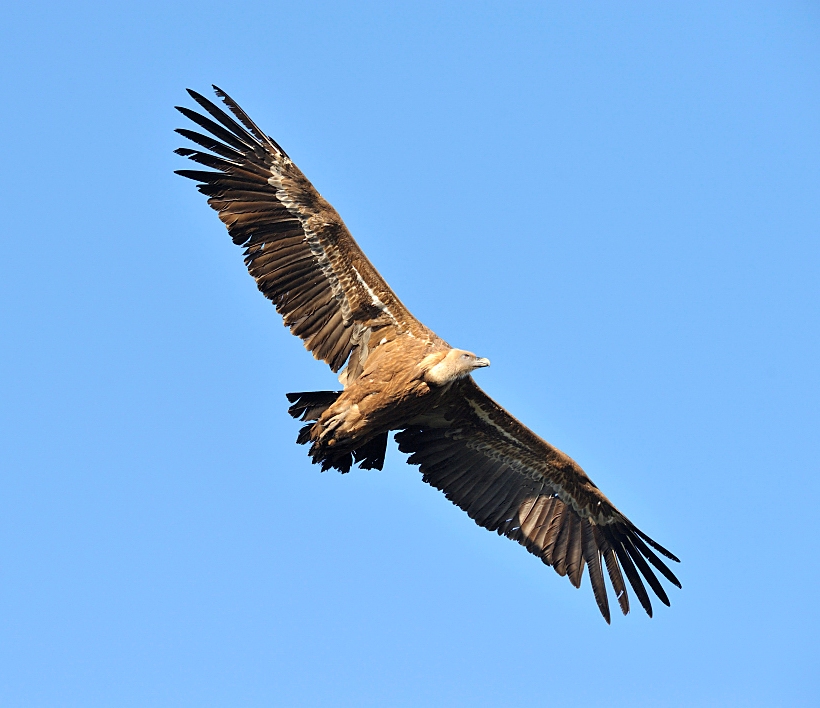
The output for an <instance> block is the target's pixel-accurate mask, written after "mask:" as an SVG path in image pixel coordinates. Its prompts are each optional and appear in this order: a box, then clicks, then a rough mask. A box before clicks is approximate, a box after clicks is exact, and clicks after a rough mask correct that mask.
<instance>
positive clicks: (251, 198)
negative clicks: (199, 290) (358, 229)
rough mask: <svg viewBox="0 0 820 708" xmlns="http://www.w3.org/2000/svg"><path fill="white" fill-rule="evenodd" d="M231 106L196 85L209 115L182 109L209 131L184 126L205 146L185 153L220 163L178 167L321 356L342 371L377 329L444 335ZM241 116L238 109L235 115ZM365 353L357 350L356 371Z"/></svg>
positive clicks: (181, 151) (259, 280)
mask: <svg viewBox="0 0 820 708" xmlns="http://www.w3.org/2000/svg"><path fill="white" fill-rule="evenodd" d="M214 88H215V91H216V93H217V95H218V96H219V97H220V98H222V99H223V101H224V103H225V105H226V106H227V107H228V109H229V111H230V113H229V112H227V111H224V110H222V108H220V107H219V106H217V105H215V104H214V103H213V102H211V101H209V100H208V99H207V98H205V97H204V96H202V95H201V94H199V93H197V92H196V91H190V90H189V91H188V93H189V94H190V96H191V97H192V98H193V99H194V101H196V102H197V104H199V106H200V107H201V108H203V109H204V110H205V112H206V113H207V114H208V115H207V116H205V115H202V114H200V113H197V112H196V111H194V110H191V109H190V108H185V107H178V110H179V111H180V112H181V113H182V114H183V115H184V116H185V117H187V118H189V119H190V120H191V121H192V122H193V123H195V124H196V125H197V126H199V127H200V128H202V129H203V130H204V131H205V133H204V134H203V133H200V132H197V131H195V130H190V129H187V128H179V129H178V130H177V132H178V133H179V134H180V135H182V136H183V137H185V138H187V139H189V140H190V141H192V142H193V143H195V144H196V145H197V146H199V147H200V148H202V150H196V149H191V148H180V149H178V150H177V154H179V155H182V156H184V157H187V158H188V159H190V160H192V161H194V162H196V163H198V164H200V165H203V166H204V167H208V168H211V170H213V171H210V172H209V171H204V170H178V171H177V173H178V174H180V175H182V176H183V177H188V178H190V179H193V180H195V181H196V182H198V183H199V184H198V187H199V190H200V191H201V192H202V193H203V194H206V195H207V196H208V197H209V199H208V203H209V204H210V205H211V206H212V207H213V208H214V209H215V210H216V211H217V212H218V213H219V218H220V219H221V220H222V221H223V222H224V223H225V225H226V226H227V227H228V231H229V233H230V235H231V237H232V239H233V241H234V243H236V244H237V245H240V246H243V247H244V249H245V263H246V265H247V266H248V271H249V272H250V274H251V275H252V276H253V277H254V279H255V280H256V283H257V286H258V287H259V290H260V291H261V292H262V293H263V294H264V295H265V296H266V297H267V298H269V299H270V300H271V301H272V302H273V303H274V305H275V306H276V309H277V310H278V311H279V312H280V313H281V314H282V315H283V317H284V318H285V323H286V324H287V326H288V327H290V329H291V331H292V332H293V333H294V334H295V335H297V336H298V337H300V338H301V339H302V340H303V341H304V343H305V346H306V347H307V348H308V349H309V350H310V351H311V352H312V353H313V355H314V356H315V357H316V358H318V359H322V360H324V361H326V362H327V363H328V364H329V365H330V368H331V369H332V370H333V371H338V370H339V369H341V368H342V366H343V365H344V364H345V362H346V361H347V360H348V358H351V357H350V355H351V353H352V352H353V351H354V350H356V349H357V348H360V347H361V346H362V344H363V342H365V341H366V339H367V337H368V336H369V334H370V332H371V331H372V330H373V329H374V328H376V327H379V328H384V327H394V328H396V329H397V330H399V331H409V332H412V333H413V334H414V335H415V336H428V337H429V336H434V335H432V333H431V332H429V330H427V329H426V328H425V327H424V326H423V325H421V324H420V323H419V322H418V321H417V320H416V319H415V318H413V316H412V315H411V314H410V313H409V312H408V311H407V309H406V308H405V307H404V305H403V304H402V303H401V301H400V300H399V299H398V298H397V297H396V295H395V294H394V293H393V291H392V290H391V289H390V288H389V287H388V285H387V283H385V282H384V280H383V279H382V277H381V276H380V275H379V274H378V272H377V271H376V269H375V268H374V267H373V266H372V264H371V263H370V261H369V260H368V259H367V257H366V256H365V255H364V253H363V252H362V251H361V249H360V248H359V246H358V245H357V244H356V242H355V241H354V240H353V237H352V236H351V235H350V233H349V232H348V230H347V228H346V227H345V225H344V222H342V220H341V218H340V217H339V215H338V214H337V213H336V211H335V210H334V209H333V207H332V206H330V204H328V203H327V202H326V201H325V200H324V199H323V198H322V197H321V195H320V194H319V193H318V192H317V191H316V190H315V189H314V188H313V185H311V183H310V182H309V181H308V180H307V179H306V178H305V176H304V175H303V174H302V172H301V171H300V170H299V168H298V167H296V165H294V164H293V162H291V160H290V158H289V157H288V156H287V154H286V153H285V152H284V150H282V148H281V147H279V145H278V144H277V143H276V142H275V141H273V140H271V139H270V138H269V137H268V136H267V135H265V134H264V133H263V132H262V131H261V130H260V129H259V128H258V127H257V126H256V124H255V123H254V122H253V121H252V120H251V119H250V118H249V117H248V116H247V114H246V113H245V112H244V111H243V110H242V109H241V108H240V107H239V106H238V105H237V104H236V102H235V101H233V100H232V99H231V98H230V97H229V96H228V95H227V94H225V92H223V91H221V90H219V89H217V88H216V87H214ZM231 114H232V115H231ZM365 358H366V357H364V356H354V357H352V358H351V361H354V362H355V371H352V372H349V376H350V377H351V378H355V377H356V376H357V375H358V373H359V372H360V371H361V369H362V367H363V365H364V359H365Z"/></svg>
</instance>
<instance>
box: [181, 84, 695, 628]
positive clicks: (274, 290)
mask: <svg viewBox="0 0 820 708" xmlns="http://www.w3.org/2000/svg"><path fill="white" fill-rule="evenodd" d="M214 90H215V91H216V94H217V96H219V98H221V99H222V101H223V102H224V103H225V104H226V105H227V107H228V109H229V110H230V113H231V114H232V116H231V115H229V114H228V113H227V112H225V111H223V110H222V109H220V108H219V107H218V106H217V105H215V104H214V103H212V102H211V101H209V100H208V99H206V98H204V97H203V96H201V95H200V94H198V93H196V92H194V91H189V94H190V95H191V97H192V98H193V99H194V100H195V101H196V102H197V103H198V104H199V105H200V106H201V107H202V108H203V109H204V111H205V113H207V114H208V115H209V116H210V117H207V116H205V115H203V114H200V113H197V112H195V111H193V110H190V109H188V108H179V111H180V112H181V113H182V114H183V115H184V116H186V117H187V118H189V119H190V120H192V121H193V122H194V123H196V124H197V125H198V126H199V127H200V128H201V129H202V130H203V131H204V132H203V133H200V132H196V131H193V130H188V129H184V128H180V129H179V130H178V131H177V132H178V133H179V134H181V135H182V136H184V137H185V138H187V139H189V140H191V141H192V142H193V143H196V145H197V146H198V147H199V148H204V150H205V151H203V150H201V149H190V148H180V149H179V150H177V151H176V152H177V153H178V154H180V155H183V156H185V157H188V158H190V159H191V160H193V161H194V162H197V163H199V164H201V165H204V166H205V167H206V168H210V170H208V171H204V170H179V171H178V174H180V175H182V176H183V177H189V178H191V179H193V180H194V181H196V182H197V183H198V185H197V186H198V188H199V191H200V192H202V193H203V194H205V195H207V197H208V203H209V204H210V205H211V207H213V209H215V210H216V211H217V213H218V214H219V218H220V219H221V220H222V221H223V223H224V224H225V226H227V228H228V232H229V233H230V235H231V237H232V238H233V241H234V243H235V244H237V245H238V246H241V247H242V248H243V249H244V254H245V264H246V265H247V267H248V270H249V271H250V274H251V275H252V276H253V278H254V279H255V280H256V284H257V286H258V288H259V290H261V291H262V293H263V294H264V295H265V297H267V298H268V299H269V300H271V302H273V304H274V305H275V306H276V310H277V311H278V312H279V313H280V314H281V315H282V317H283V318H284V322H285V325H286V326H288V327H290V331H291V332H293V334H295V335H297V336H298V337H300V338H301V339H302V340H303V341H304V344H305V347H306V348H307V349H308V350H309V351H310V352H312V354H313V356H314V357H315V358H317V359H321V360H323V361H325V362H327V364H328V365H329V366H330V368H331V369H332V370H333V371H334V372H338V371H340V370H341V374H340V375H339V382H340V383H341V384H342V386H343V389H342V390H341V391H314V392H305V393H289V394H287V397H288V400H289V402H290V403H291V406H290V408H289V413H290V414H291V415H292V416H293V417H294V418H299V419H301V420H303V421H306V422H307V424H306V425H305V426H304V427H303V428H302V429H301V431H300V433H299V436H298V439H297V442H298V443H300V444H307V443H309V444H310V456H311V458H312V459H313V462H315V463H317V464H320V465H321V467H322V470H326V469H329V468H331V467H334V468H336V469H337V470H339V471H341V472H347V471H349V470H350V467H351V465H352V464H354V462H355V463H358V465H359V467H362V468H366V469H372V468H376V469H381V468H382V465H383V464H384V454H385V448H386V445H387V436H388V434H389V433H390V432H392V431H397V432H396V436H395V437H396V441H397V442H398V445H399V450H401V451H402V452H406V453H410V457H409V459H408V462H409V463H410V464H414V465H419V466H420V469H421V473H422V479H423V480H424V481H425V482H427V483H428V484H431V485H433V486H434V487H436V488H437V489H440V490H441V491H442V492H444V494H445V495H446V496H447V498H448V499H449V500H450V501H452V502H453V503H454V504H456V505H458V506H460V507H461V508H462V509H463V510H464V511H466V512H467V514H469V516H470V518H472V519H473V520H475V522H476V523H477V524H479V525H480V526H483V527H484V528H486V529H489V530H490V531H496V532H498V533H499V534H504V535H505V536H507V538H511V539H513V540H515V541H518V543H520V544H521V545H522V546H524V547H525V548H526V549H527V550H528V551H530V553H532V554H534V555H536V556H538V558H540V559H541V560H542V561H543V562H544V563H546V564H547V565H551V566H552V567H553V568H555V570H556V571H557V572H558V574H559V575H566V576H569V579H570V582H571V583H572V584H573V585H574V586H575V587H579V586H580V584H581V577H582V575H583V572H584V566H586V567H588V568H589V579H590V583H591V585H592V591H593V593H594V596H595V601H596V602H597V603H598V608H599V609H600V611H601V613H602V614H603V616H604V618H605V619H606V621H607V622H609V621H610V613H609V602H608V600H607V591H606V584H605V580H604V572H605V571H604V569H606V574H607V575H608V576H609V581H610V583H611V584H612V589H613V590H614V592H615V597H616V599H617V601H618V605H619V606H620V608H621V611H622V612H623V613H624V614H626V613H627V612H628V611H629V598H628V595H627V589H626V586H627V583H626V582H624V575H625V576H626V580H627V581H628V583H629V585H631V586H632V589H633V590H634V592H635V595H636V596H637V598H638V601H639V602H640V603H641V606H642V607H643V608H644V610H646V612H647V614H648V615H649V616H650V617H651V616H652V605H651V603H650V600H649V593H648V592H647V590H646V587H645V586H644V582H646V583H648V585H649V587H650V588H651V589H652V591H653V592H654V593H655V594H656V595H657V596H658V598H660V600H661V602H663V603H664V604H665V605H668V604H669V599H668V598H667V596H666V592H665V591H664V589H663V587H662V585H661V583H660V582H659V580H658V578H657V576H656V574H655V572H654V571H653V569H652V567H650V566H654V568H655V570H657V571H658V572H659V573H660V574H661V575H663V576H664V577H665V578H666V579H667V580H669V581H670V582H671V583H673V584H674V585H676V586H678V587H680V583H679V582H678V580H677V578H676V577H675V575H674V574H673V573H672V571H671V570H670V569H669V568H668V567H667V565H666V564H665V563H664V561H663V560H661V559H660V558H659V557H658V555H657V554H656V553H655V552H654V551H657V553H658V554H660V555H662V556H665V557H666V558H669V559H671V560H673V561H677V560H678V559H677V558H676V557H675V556H674V555H672V554H671V553H670V552H669V551H667V550H666V549H665V548H663V547H662V546H661V545H660V544H658V543H656V542H655V541H653V540H652V539H651V538H649V536H647V535H646V534H645V533H643V532H642V531H640V530H639V529H638V528H637V527H636V526H635V525H634V524H632V522H630V521H629V519H627V518H626V517H625V516H624V515H623V514H622V513H621V512H620V511H618V509H616V508H615V506H614V505H613V504H612V502H610V501H609V499H607V498H606V497H605V496H604V495H603V494H602V493H601V492H600V490H599V489H598V487H596V486H595V484H594V483H593V482H592V480H590V478H589V477H587V475H586V474H585V473H584V471H583V470H582V469H581V468H580V467H579V466H578V464H576V463H575V462H574V461H573V460H572V459H571V458H569V457H568V456H567V455H565V454H564V453H563V452H561V451H560V450H558V449H556V448H554V447H553V446H552V445H550V444H549V443H547V442H546V441H544V440H542V439H541V438H539V437H538V436H537V435H536V434H535V433H533V432H532V431H530V430H529V429H528V428H526V427H525V426H524V425H522V424H521V423H520V422H518V421H517V420H516V419H515V418H513V416H511V415H510V414H509V413H508V412H507V411H506V410H504V409H503V408H502V407H501V406H499V405H498V404H497V403H495V402H494V401H493V400H492V399H490V398H489V396H487V394H485V393H484V392H483V391H482V390H481V389H480V388H479V387H478V386H477V385H476V383H475V381H474V380H473V378H472V376H470V373H471V372H472V371H473V370H475V369H479V368H481V367H484V366H489V363H490V362H489V361H487V359H483V358H481V357H478V356H476V355H475V354H473V353H471V352H468V351H464V350H462V349H454V348H452V347H451V346H450V345H449V344H447V342H445V341H444V340H443V339H441V338H440V337H438V336H436V334H434V333H433V332H432V331H430V330H429V329H428V328H427V327H425V326H424V325H423V324H422V323H421V322H419V321H418V320H417V319H416V318H415V317H413V315H412V314H411V313H410V312H409V311H408V310H407V308H406V307H405V306H404V305H403V304H402V302H401V300H399V298H398V297H396V295H395V293H393V291H392V290H391V289H390V287H389V286H388V285H387V283H386V282H385V281H384V279H383V278H382V277H381V275H379V273H378V271H377V270H376V269H375V268H374V267H373V265H372V264H371V263H370V261H369V260H368V259H367V256H365V254H364V253H363V252H362V251H361V249H360V248H359V246H358V245H357V244H356V242H355V241H354V240H353V237H352V236H351V235H350V232H349V231H348V230H347V228H346V227H345V225H344V222H343V221H342V219H341V217H340V216H339V215H338V214H337V213H336V210H335V209H334V208H333V207H332V206H331V205H330V204H328V203H327V202H326V201H325V200H324V199H323V198H322V196H321V195H320V194H319V193H318V192H317V191H316V189H314V187H313V185H312V184H311V183H310V182H309V181H308V180H307V178H305V176H304V175H303V174H302V172H301V170H299V168H298V167H297V166H296V165H295V164H294V163H293V162H292V161H291V159H290V157H288V155H287V153H286V152H285V151H284V150H283V149H282V148H281V147H280V146H279V145H278V144H277V143H276V142H275V141H274V140H272V139H271V138H269V137H268V136H267V135H265V133H263V132H262V131H261V130H260V129H259V128H258V127H257V126H256V124H255V123H254V122H253V121H252V120H251V119H250V118H249V117H248V116H247V114H246V113H245V112H244V111H243V110H242V109H241V108H240V107H239V106H238V105H237V104H236V103H235V102H234V101H233V100H232V99H231V98H230V97H229V96H228V95H227V94H225V93H224V92H223V91H221V90H220V89H218V88H217V87H214ZM206 151H207V152H206ZM652 549H654V551H653V550H652Z"/></svg>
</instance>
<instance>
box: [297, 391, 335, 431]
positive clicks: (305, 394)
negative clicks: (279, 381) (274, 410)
mask: <svg viewBox="0 0 820 708" xmlns="http://www.w3.org/2000/svg"><path fill="white" fill-rule="evenodd" d="M341 394H342V392H341V391H302V392H301V393H287V394H285V395H286V396H287V397H288V401H290V402H291V403H292V404H293V405H292V406H291V407H290V408H288V413H290V414H291V415H292V416H293V417H294V418H296V419H297V420H319V416H320V415H322V413H324V412H325V411H326V410H327V409H328V408H330V406H332V405H333V404H334V403H335V402H336V399H337V398H338V397H339V396H340V395H341ZM300 444H302V443H300Z"/></svg>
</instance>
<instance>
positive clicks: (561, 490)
mask: <svg viewBox="0 0 820 708" xmlns="http://www.w3.org/2000/svg"><path fill="white" fill-rule="evenodd" d="M414 423H415V425H414V426H413V427H408V428H407V429H405V430H403V431H402V432H400V433H397V434H396V441H397V442H398V443H399V449H400V450H401V451H402V452H409V453H412V454H411V456H410V458H409V459H408V462H410V463H411V464H415V465H420V466H421V472H422V474H423V476H424V477H423V478H424V481H425V482H427V483H428V484H431V485H432V486H434V487H436V488H437V489H440V490H441V491H442V492H444V494H445V495H446V496H447V498H448V499H449V500H450V501H452V502H453V503H454V504H457V505H458V506H460V507H461V508H462V509H464V511H466V512H467V514H469V516H470V518H472V519H473V520H474V521H475V522H476V523H477V524H479V525H480V526H483V527H484V528H486V529H489V530H490V531H497V532H498V533H499V534H504V535H505V536H507V538H511V539H513V540H514V541H518V542H519V543H520V544H521V545H522V546H524V547H525V548H526V549H527V550H528V551H530V553H533V554H534V555H536V556H538V557H539V558H540V559H541V560H542V561H543V562H544V563H546V564H547V565H551V566H553V567H554V568H555V570H556V571H557V572H558V574H559V575H568V576H569V579H570V582H571V583H572V584H573V585H574V586H575V587H580V585H581V578H582V576H583V572H584V566H585V565H586V566H588V567H589V577H590V582H591V584H592V591H593V593H594V595H595V600H596V602H597V603H598V608H599V609H600V610H601V614H602V615H603V616H604V619H606V621H607V622H609V621H610V615H609V602H608V600H607V592H606V587H605V581H604V572H603V568H604V566H605V567H606V570H607V574H608V575H609V580H610V583H611V584H612V588H613V590H614V591H615V596H616V598H617V600H618V604H619V605H620V608H621V611H622V612H623V613H624V614H626V613H627V612H629V598H628V595H627V590H626V583H624V578H623V576H624V574H626V578H627V580H628V581H629V584H630V585H631V586H632V589H633V590H634V591H635V594H636V595H637V597H638V600H639V601H640V603H641V605H642V607H643V608H644V610H646V613H647V614H648V615H649V616H650V617H651V616H652V605H651V603H650V600H649V594H648V593H647V591H646V588H645V587H644V583H643V580H642V578H643V579H644V580H646V582H647V583H648V584H649V587H650V588H651V589H652V590H653V591H654V593H655V594H656V595H657V596H658V597H659V598H660V600H661V602H663V603H664V604H665V605H668V604H669V599H668V598H667V596H666V592H665V591H664V589H663V587H662V586H661V583H660V581H659V580H658V578H657V576H656V575H655V573H654V572H653V570H652V568H651V567H650V564H651V565H652V566H654V567H655V568H656V569H657V570H658V571H659V572H660V573H661V575H663V576H664V577H665V578H666V579H667V580H669V581H670V582H671V583H673V584H674V585H677V586H678V587H680V582H679V581H678V579H677V578H676V577H675V575H674V574H673V573H672V571H671V570H669V568H668V567H667V566H666V564H665V563H664V562H663V561H662V560H661V559H660V558H659V557H658V556H657V555H656V554H655V553H654V552H653V551H652V548H654V549H655V550H656V551H658V552H659V553H660V554H661V555H663V556H666V557H667V558H670V559H671V560H674V561H677V560H678V559H677V558H676V557H675V556H674V555H672V554H671V553H670V552H669V551H667V550H666V549H665V548H663V547H662V546H660V545H659V544H657V543H656V542H655V541H653V540H652V539H651V538H649V536H647V535H646V534H644V533H643V532H642V531H640V530H638V529H637V528H636V527H635V525H634V524H632V523H631V522H630V521H629V519H627V518H626V517H625V516H624V515H623V514H621V512H619V511H618V510H617V509H616V508H615V507H614V506H613V505H612V503H611V502H610V501H609V499H607V498H606V497H605V496H604V495H603V494H602V493H601V492H600V490H599V489H598V487H596V486H595V484H594V483H593V482H592V480H590V478H589V477H587V475H586V474H585V473H584V471H583V470H582V469H581V468H580V467H579V466H578V464H577V463H576V462H575V461H574V460H572V459H571V458H570V457H568V456H567V455H565V454H564V453H563V452H561V451H560V450H557V449H556V448H554V447H552V445H550V444H549V443H547V442H546V441H544V440H542V439H541V438H539V437H538V436H537V435H536V434H535V433H533V432H532V431H531V430H529V429H528V428H526V427H525V426H524V425H522V424H521V423H520V422H518V421H517V420H516V419H515V418H513V417H512V416H511V415H510V414H509V413H507V411H506V410H504V409H503V408H502V407H501V406H499V405H498V404H497V403H495V402H494V401H493V400H492V399H491V398H490V397H489V396H487V394H485V393H484V392H483V391H482V390H481V389H480V388H479V387H478V386H477V385H476V383H475V382H474V381H473V379H472V378H470V377H468V378H466V379H463V380H462V381H460V382H459V383H457V384H455V385H454V386H453V388H452V389H451V391H450V393H449V395H448V396H447V397H446V398H445V400H444V402H443V403H442V404H441V405H440V406H439V407H438V408H437V409H435V410H432V411H430V412H429V414H427V415H426V416H425V418H423V419H419V420H418V421H414ZM650 546H651V547H652V548H650ZM647 561H648V563H647Z"/></svg>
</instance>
